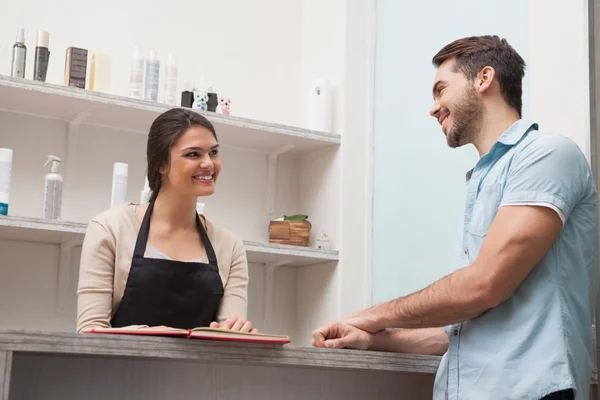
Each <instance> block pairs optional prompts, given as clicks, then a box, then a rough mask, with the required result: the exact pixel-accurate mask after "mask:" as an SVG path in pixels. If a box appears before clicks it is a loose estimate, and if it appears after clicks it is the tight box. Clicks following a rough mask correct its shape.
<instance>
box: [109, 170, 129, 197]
mask: <svg viewBox="0 0 600 400" xmlns="http://www.w3.org/2000/svg"><path fill="white" fill-rule="evenodd" d="M128 176H129V165H127V164H125V163H121V162H116V163H115V164H114V165H113V178H112V192H111V195H110V206H111V207H112V206H115V205H117V204H122V203H125V199H126V198H127V177H128Z"/></svg>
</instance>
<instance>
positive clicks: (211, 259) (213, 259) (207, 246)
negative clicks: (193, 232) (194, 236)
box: [196, 213, 218, 267]
mask: <svg viewBox="0 0 600 400" xmlns="http://www.w3.org/2000/svg"><path fill="white" fill-rule="evenodd" d="M196 224H197V225H198V229H200V237H201V238H202V244H204V251H206V256H207V257H208V263H209V264H210V265H214V266H215V267H217V266H218V265H217V256H216V255H215V249H213V247H212V244H211V243H210V239H209V238H208V233H206V229H204V225H203V224H202V221H200V216H199V215H198V213H196Z"/></svg>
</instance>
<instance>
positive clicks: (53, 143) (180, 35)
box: [0, 0, 366, 344]
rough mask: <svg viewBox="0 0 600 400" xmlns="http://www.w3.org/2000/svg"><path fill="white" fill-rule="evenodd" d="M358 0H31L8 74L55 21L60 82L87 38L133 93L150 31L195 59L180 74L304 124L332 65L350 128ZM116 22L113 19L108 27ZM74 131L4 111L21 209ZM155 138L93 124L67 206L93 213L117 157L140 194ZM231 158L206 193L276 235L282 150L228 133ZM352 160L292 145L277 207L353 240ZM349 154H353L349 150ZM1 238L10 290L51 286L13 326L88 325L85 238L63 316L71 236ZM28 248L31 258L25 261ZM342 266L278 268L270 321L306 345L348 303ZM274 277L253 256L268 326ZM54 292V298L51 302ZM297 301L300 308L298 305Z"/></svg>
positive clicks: (0, 67) (258, 309)
mask: <svg viewBox="0 0 600 400" xmlns="http://www.w3.org/2000/svg"><path fill="white" fill-rule="evenodd" d="M345 2H346V1H345V0H328V1H325V2H323V1H315V0H303V1H301V2H277V1H273V0H271V1H268V0H256V1H252V2H248V1H243V0H236V1H233V2H229V3H227V4H225V3H219V2H217V3H215V2H207V1H201V2H189V1H184V0H177V1H176V2H175V3H170V4H169V5H168V6H166V3H164V2H163V3H159V2H157V1H151V2H150V3H148V2H145V3H144V6H145V8H144V10H143V11H142V12H139V13H138V14H137V17H136V18H132V17H131V16H132V15H136V14H135V10H136V8H138V7H141V6H142V2H139V1H137V2H133V3H132V2H127V4H121V3H118V2H116V1H114V0H109V1H108V3H106V2H105V3H103V7H98V8H96V7H94V8H93V9H89V7H86V6H85V5H82V4H81V3H73V2H70V1H68V0H58V1H57V2H54V3H53V4H52V7H50V6H49V5H45V3H44V4H41V3H40V2H39V0H26V2H25V3H22V4H20V6H19V7H11V8H9V9H8V10H6V12H5V13H2V15H0V43H1V44H2V48H1V49H0V74H8V73H9V72H10V58H11V53H10V47H11V46H12V43H13V41H14V36H15V34H16V32H17V29H18V28H19V27H23V28H25V29H26V39H27V46H28V63H27V78H31V76H32V73H33V54H34V51H35V49H34V48H35V33H36V31H37V30H39V29H43V30H47V31H49V32H50V50H51V56H50V60H51V64H50V68H49V72H48V79H47V82H49V83H56V84H62V73H63V68H64V53H65V50H66V48H67V47H68V46H80V47H85V48H87V49H88V50H90V52H91V51H101V52H110V53H111V55H112V56H113V64H112V76H113V79H112V85H111V88H110V92H111V93H115V94H121V95H126V94H127V87H128V86H127V85H128V76H129V57H130V54H131V49H132V46H133V45H134V44H140V45H142V46H143V47H144V50H148V48H149V46H150V45H152V46H153V48H154V49H155V50H157V51H158V53H159V56H161V58H162V59H163V60H165V59H166V56H167V53H168V52H169V51H172V52H173V53H174V54H175V56H176V58H177V61H178V63H179V65H180V68H181V69H180V80H179V81H180V84H181V83H183V82H185V81H186V80H188V79H192V80H194V81H198V80H199V79H198V78H200V77H201V76H202V77H204V81H205V83H214V84H216V86H217V90H218V91H219V93H221V91H223V92H224V93H225V94H227V95H229V96H231V97H232V99H233V110H234V111H233V114H234V115H238V116H243V117H249V118H255V119H261V120H265V121H272V122H278V123H284V124H290V125H300V126H302V120H303V115H304V112H303V106H304V96H305V95H306V93H307V91H308V86H309V85H310V83H311V82H312V80H313V79H315V78H320V77H325V78H328V79H329V80H330V81H331V83H332V84H333V87H334V101H335V103H334V104H335V106H334V123H333V126H334V129H333V131H335V132H339V133H342V131H343V123H344V113H343V104H344V101H345V98H344V96H345V92H344V90H343V86H344V84H346V82H345V75H344V69H345V65H346V61H347V60H346V55H345V52H344V51H345V47H344V43H345V38H346V29H347V25H346V18H345ZM28 9H29V10H31V9H36V10H37V11H36V13H35V15H33V16H32V15H30V13H27V12H26V10H28ZM117 9H118V10H119V11H118V12H114V10H117ZM232 10H235V12H232ZM266 10H268V12H267V11H266ZM188 15H196V16H197V18H195V19H196V21H194V22H191V23H186V24H182V23H181V21H183V20H189V18H188ZM58 16H60V17H61V18H62V17H65V16H66V17H67V19H66V22H61V23H59V22H58ZM107 21H110V29H106V28H105V26H106V22H107ZM163 72H164V70H163ZM32 114H35V110H32ZM32 143H35V146H33V147H32V146H31V144H32ZM65 144H66V123H65V122H64V121H55V120H47V119H43V118H37V117H32V116H28V115H17V114H12V113H7V112H2V111H1V110H0V147H9V148H13V149H14V150H15V153H14V163H13V167H14V168H13V171H14V174H13V188H12V197H11V206H10V214H11V215H21V216H30V217H39V216H40V214H41V209H40V208H41V201H42V195H43V177H44V174H45V173H46V171H45V169H44V168H42V165H43V163H44V162H45V160H46V156H47V155H48V154H55V155H57V156H60V157H63V158H64V157H65ZM145 144H146V137H145V135H138V134H134V133H131V132H124V131H121V130H118V129H110V128H105V127H99V126H90V125H85V124H84V125H82V126H81V129H80V134H79V137H78V141H77V145H76V147H75V152H74V155H73V158H72V159H70V160H69V161H70V162H73V163H74V165H75V166H76V167H75V168H74V169H73V175H71V176H68V177H66V181H65V190H64V194H63V219H64V220H69V221H79V222H87V221H89V219H90V218H92V217H93V216H95V215H96V214H98V213H99V212H101V211H103V210H104V209H106V208H107V207H108V206H109V202H110V185H111V174H112V164H113V163H114V162H115V161H121V162H127V163H128V164H129V177H130V179H129V188H128V198H127V200H128V201H133V202H137V201H138V199H139V193H140V190H141V189H142V184H143V180H144V173H145ZM363 151H364V149H363ZM365 154H366V153H365ZM221 157H222V160H223V171H222V173H221V175H220V179H219V182H218V184H217V190H216V193H215V195H214V196H211V197H210V198H207V199H206V214H207V216H208V217H209V218H210V219H211V220H212V221H213V222H215V223H217V224H218V225H221V226H223V227H225V228H227V229H230V230H232V231H233V232H235V233H236V234H237V235H239V236H240V237H242V238H243V239H245V240H254V241H260V242H267V241H268V221H269V218H270V217H272V215H269V214H268V213H267V208H266V197H267V190H266V177H267V157H268V155H267V154H264V153H260V152H254V151H247V150H246V149H243V148H232V147H226V146H224V147H223V148H222V152H221ZM341 162H342V161H341V155H340V152H339V151H335V150H334V151H325V152H321V153H316V154H312V155H309V156H308V157H306V158H303V159H297V158H292V157H288V156H286V155H283V156H281V157H280V158H279V161H278V179H277V192H276V204H275V206H276V207H275V208H276V214H278V215H282V214H288V215H289V214H292V213H304V214H308V215H309V216H310V218H311V222H312V223H313V228H314V229H313V234H312V235H311V244H314V241H315V239H316V236H317V235H318V234H319V233H320V232H326V233H327V234H328V235H329V236H330V238H331V240H332V245H333V248H337V247H338V246H341V245H342V244H341V239H340V235H339V230H340V223H339V221H340V218H339V212H340V211H339V210H340V206H339V200H340V197H339V191H340V179H341V170H342V167H341V166H340V164H341ZM346 162H352V161H351V160H349V159H348V158H346ZM63 167H64V166H63ZM63 171H64V168H63ZM359 211H363V210H359ZM0 245H2V246H4V247H5V250H6V252H5V260H6V264H4V265H3V268H0V282H3V284H6V285H10V286H11V289H10V290H7V291H4V293H5V294H6V295H7V296H13V297H15V298H21V297H23V296H26V294H25V293H26V292H25V291H24V290H23V289H24V288H25V287H26V285H27V282H28V279H29V278H30V277H31V276H37V275H36V274H37V270H38V269H39V268H41V269H43V274H41V275H39V276H40V280H39V281H38V280H37V278H36V280H35V284H34V285H33V289H34V291H35V293H37V294H38V295H36V296H35V297H34V298H29V299H30V300H31V301H23V302H22V304H23V307H24V309H25V312H21V313H20V311H19V310H18V309H14V308H10V307H0V321H2V323H0V325H1V326H0V327H2V328H6V327H11V328H36V329H61V330H72V329H74V318H75V315H74V313H75V299H76V298H75V289H76V282H77V269H78V264H77V261H78V257H79V255H78V254H79V253H78V251H79V250H78V249H76V251H75V253H74V255H73V258H74V264H73V266H72V273H73V276H72V278H71V281H72V283H74V284H72V285H71V287H70V288H69V289H68V290H69V296H68V304H67V310H66V311H65V313H64V314H63V315H61V316H59V315H57V314H56V313H55V312H54V311H53V310H54V309H55V304H56V299H57V297H58V295H59V294H58V293H57V290H58V288H57V286H56V280H57V278H56V277H57V274H58V258H57V254H58V246H52V245H37V244H19V245H18V246H12V242H8V241H0ZM12 249H14V251H13V250H12ZM23 252H27V254H28V255H29V257H30V259H29V258H28V259H26V260H24V261H23V260H22V258H21V254H22V253H23ZM22 262H27V265H25V266H21V263H22ZM362 266H363V267H364V264H362ZM336 267H337V266H336V263H328V264H325V265H320V266H314V267H310V268H306V269H303V268H300V269H294V268H285V267H283V268H279V269H278V270H277V271H276V273H275V291H274V307H273V317H272V318H271V320H272V321H273V322H272V324H271V325H270V326H268V329H269V330H270V331H274V332H280V333H285V334H289V335H290V336H292V339H293V340H294V342H295V343H296V344H308V343H309V342H310V331H311V330H312V329H314V328H315V327H316V324H317V320H318V321H320V320H321V319H329V318H331V317H333V316H335V315H336V314H337V312H338V311H339V304H340V303H339V297H338V294H339V281H337V280H336V279H337V272H336V270H337V268H336ZM265 279H266V276H265V270H264V267H263V266H261V265H251V266H250V288H249V303H250V304H249V317H250V318H251V319H252V320H253V321H254V322H255V324H256V325H257V326H258V327H259V329H261V330H264V329H265V328H266V327H265V326H264V324H263V323H262V321H263V318H264V316H265V315H264V310H265V296H264V293H265ZM10 298H11V297H6V298H5V297H4V296H3V295H2V292H0V303H4V304H8V300H9V299H10ZM33 299H35V301H34V300H33ZM25 300H26V299H25ZM40 303H43V304H44V306H43V307H39V306H38V305H39V304H40ZM36 307H38V309H36ZM294 309H296V310H298V313H295V312H293V311H290V310H294ZM315 310H317V312H315ZM30 315H32V316H31V317H30Z"/></svg>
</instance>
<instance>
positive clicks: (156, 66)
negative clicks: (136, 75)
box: [144, 50, 160, 101]
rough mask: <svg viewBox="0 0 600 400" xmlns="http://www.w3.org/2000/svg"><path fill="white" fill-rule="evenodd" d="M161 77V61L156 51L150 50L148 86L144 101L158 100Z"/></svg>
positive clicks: (145, 90) (147, 72)
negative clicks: (159, 79)
mask: <svg viewBox="0 0 600 400" xmlns="http://www.w3.org/2000/svg"><path fill="white" fill-rule="evenodd" d="M159 75H160V60H159V59H158V55H157V54H156V52H155V51H154V50H150V53H148V58H147V59H146V84H145V85H144V99H145V100H148V101H157V100H158V78H159Z"/></svg>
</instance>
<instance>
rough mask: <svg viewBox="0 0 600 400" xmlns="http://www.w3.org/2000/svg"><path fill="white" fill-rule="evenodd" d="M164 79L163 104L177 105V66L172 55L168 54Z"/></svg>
mask: <svg viewBox="0 0 600 400" xmlns="http://www.w3.org/2000/svg"><path fill="white" fill-rule="evenodd" d="M165 75H166V78H165V103H167V104H169V105H172V106H176V105H177V64H176V63H175V59H174V58H173V55H172V54H169V59H168V61H167V68H166V74H165Z"/></svg>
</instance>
